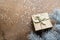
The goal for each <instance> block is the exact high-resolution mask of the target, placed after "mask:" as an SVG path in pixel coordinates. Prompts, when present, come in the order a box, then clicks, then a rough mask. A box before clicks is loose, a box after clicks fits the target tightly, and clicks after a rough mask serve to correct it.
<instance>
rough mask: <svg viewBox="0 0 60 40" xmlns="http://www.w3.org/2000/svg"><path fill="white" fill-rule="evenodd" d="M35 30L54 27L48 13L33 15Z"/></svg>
mask: <svg viewBox="0 0 60 40" xmlns="http://www.w3.org/2000/svg"><path fill="white" fill-rule="evenodd" d="M32 20H33V24H34V28H35V31H38V30H43V29H47V28H51V27H52V23H51V21H50V18H49V15H48V13H40V14H36V15H32Z"/></svg>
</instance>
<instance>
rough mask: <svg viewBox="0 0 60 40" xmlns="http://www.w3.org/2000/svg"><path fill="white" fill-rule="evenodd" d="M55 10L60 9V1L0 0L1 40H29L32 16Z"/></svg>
mask: <svg viewBox="0 0 60 40" xmlns="http://www.w3.org/2000/svg"><path fill="white" fill-rule="evenodd" d="M55 8H60V0H0V40H28V37H27V35H28V34H29V33H30V32H31V31H32V25H31V24H32V23H31V15H33V14H38V13H44V12H48V13H52V11H53V10H54V9H55Z"/></svg>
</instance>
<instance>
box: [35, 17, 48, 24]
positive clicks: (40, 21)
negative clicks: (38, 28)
mask: <svg viewBox="0 0 60 40" xmlns="http://www.w3.org/2000/svg"><path fill="white" fill-rule="evenodd" d="M35 20H39V22H35V23H41V24H43V25H45V23H43V22H42V21H46V20H48V19H46V18H43V19H41V18H40V17H39V16H36V18H35Z"/></svg>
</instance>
